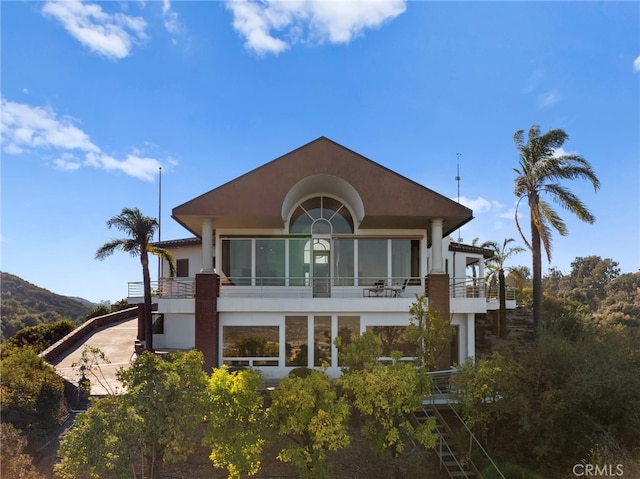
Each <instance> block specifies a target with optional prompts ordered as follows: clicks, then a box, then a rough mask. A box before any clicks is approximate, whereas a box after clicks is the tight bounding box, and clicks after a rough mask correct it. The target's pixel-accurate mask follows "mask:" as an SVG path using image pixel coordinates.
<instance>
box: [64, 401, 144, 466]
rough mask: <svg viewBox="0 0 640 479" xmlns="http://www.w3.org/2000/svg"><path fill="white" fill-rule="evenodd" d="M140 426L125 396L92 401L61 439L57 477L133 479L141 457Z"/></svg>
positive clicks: (140, 418) (140, 420) (136, 415)
mask: <svg viewBox="0 0 640 479" xmlns="http://www.w3.org/2000/svg"><path fill="white" fill-rule="evenodd" d="M142 423H143V419H142V417H141V416H139V415H138V414H137V413H136V411H135V408H133V407H131V406H129V405H128V404H127V398H126V397H125V396H124V395H121V396H107V397H105V398H102V399H94V400H93V404H92V406H91V407H90V408H89V409H88V410H87V412H85V413H83V414H81V415H78V416H77V417H76V418H75V420H74V425H73V428H72V429H71V430H69V431H68V432H67V433H66V434H65V436H64V437H63V438H62V441H61V442H60V448H59V449H58V456H60V457H61V460H60V462H58V463H57V464H56V465H55V468H54V471H55V473H56V475H57V476H58V477H60V478H62V479H77V478H91V479H98V478H100V479H121V478H124V477H127V476H129V477H132V478H134V479H135V478H136V477H137V475H136V464H138V463H139V461H138V458H139V457H142V454H143V450H142V441H143V440H142V437H141V429H142V427H143V424H142ZM145 477H147V476H145Z"/></svg>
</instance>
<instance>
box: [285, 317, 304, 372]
mask: <svg viewBox="0 0 640 479" xmlns="http://www.w3.org/2000/svg"><path fill="white" fill-rule="evenodd" d="M284 321H285V330H284V336H285V342H286V354H287V358H286V361H285V365H286V366H307V362H308V357H309V339H308V338H309V336H308V335H307V329H308V325H307V317H306V316H286V317H285V318H284Z"/></svg>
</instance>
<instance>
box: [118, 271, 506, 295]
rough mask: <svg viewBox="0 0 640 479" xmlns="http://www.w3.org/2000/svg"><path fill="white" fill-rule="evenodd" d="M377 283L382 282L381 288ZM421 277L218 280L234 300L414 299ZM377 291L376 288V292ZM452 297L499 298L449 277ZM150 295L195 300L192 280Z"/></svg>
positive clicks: (131, 290) (161, 285)
mask: <svg viewBox="0 0 640 479" xmlns="http://www.w3.org/2000/svg"><path fill="white" fill-rule="evenodd" d="M380 282H382V284H381V286H380ZM424 282H425V280H424V278H419V277H413V278H406V277H397V278H386V279H381V278H379V277H358V278H354V277H329V278H311V277H233V278H232V279H228V278H226V277H222V278H220V296H222V297H235V298H243V297H245V298H314V297H316V298H318V297H327V298H329V297H330V298H362V297H383V298H384V297H387V298H400V297H404V298H413V297H414V296H415V295H416V294H418V295H421V294H424V292H425V285H424ZM378 288H379V289H378ZM506 291H507V295H506V297H507V300H514V299H515V290H514V289H513V288H507V290H506ZM449 292H450V295H451V297H452V298H485V297H486V298H487V299H498V291H497V288H491V289H488V288H487V289H485V282H484V280H483V279H480V278H476V279H473V278H451V279H450V281H449ZM151 294H152V296H154V297H158V298H193V297H195V278H161V279H160V281H152V282H151ZM127 296H128V297H130V298H142V297H144V285H143V283H142V282H141V281H138V282H130V283H129V285H128V293H127Z"/></svg>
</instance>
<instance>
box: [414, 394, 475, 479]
mask: <svg viewBox="0 0 640 479" xmlns="http://www.w3.org/2000/svg"><path fill="white" fill-rule="evenodd" d="M413 417H414V418H415V423H416V425H420V424H422V423H424V422H426V421H427V420H428V419H429V418H435V420H436V426H435V432H436V433H437V434H438V442H437V443H436V448H435V454H436V456H437V458H438V462H439V464H440V469H441V470H442V471H443V472H444V473H445V474H446V477H448V478H450V479H460V478H464V479H483V478H482V474H480V471H478V468H477V467H476V466H475V464H474V463H473V461H472V460H471V458H469V457H468V456H467V455H466V454H464V453H462V452H461V451H459V450H458V447H457V446H456V441H455V436H454V431H453V429H452V428H451V426H450V425H449V423H448V422H447V419H445V416H443V414H442V413H441V412H440V411H439V410H438V407H437V406H435V405H427V404H425V405H424V406H423V407H422V408H421V409H418V410H417V411H414V412H413Z"/></svg>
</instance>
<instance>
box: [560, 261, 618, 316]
mask: <svg viewBox="0 0 640 479" xmlns="http://www.w3.org/2000/svg"><path fill="white" fill-rule="evenodd" d="M619 274H620V268H618V262H617V261H613V260H612V259H610V258H605V259H602V258H601V257H600V256H587V257H577V258H576V259H575V260H574V261H573V262H572V263H571V273H570V274H569V276H568V277H567V278H566V285H565V288H566V289H567V290H568V292H567V294H568V295H569V296H570V297H572V298H573V299H575V300H577V301H580V302H581V303H584V304H585V305H586V306H587V307H588V308H589V310H590V311H592V312H594V311H596V310H597V309H598V306H599V305H600V302H601V301H602V300H604V299H605V298H606V290H605V288H606V286H607V284H609V283H610V282H611V281H612V280H614V279H615V278H616V277H618V275H619Z"/></svg>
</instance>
